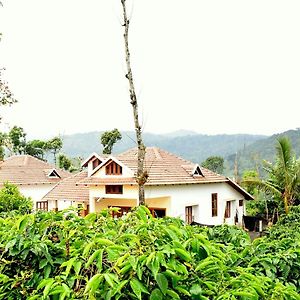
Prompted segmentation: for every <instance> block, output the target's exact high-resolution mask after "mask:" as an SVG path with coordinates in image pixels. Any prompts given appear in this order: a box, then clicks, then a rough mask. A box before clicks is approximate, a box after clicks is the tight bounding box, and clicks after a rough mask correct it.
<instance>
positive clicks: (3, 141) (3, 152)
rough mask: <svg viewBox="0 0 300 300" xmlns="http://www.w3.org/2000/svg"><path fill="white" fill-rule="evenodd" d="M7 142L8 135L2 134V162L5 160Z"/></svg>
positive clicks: (0, 140)
mask: <svg viewBox="0 0 300 300" xmlns="http://www.w3.org/2000/svg"><path fill="white" fill-rule="evenodd" d="M6 141H7V134H6V133H3V132H0V161H1V160H4V156H5V145H6Z"/></svg>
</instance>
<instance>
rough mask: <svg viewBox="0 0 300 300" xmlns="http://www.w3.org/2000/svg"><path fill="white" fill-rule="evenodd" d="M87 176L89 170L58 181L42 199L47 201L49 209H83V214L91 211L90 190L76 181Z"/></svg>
mask: <svg viewBox="0 0 300 300" xmlns="http://www.w3.org/2000/svg"><path fill="white" fill-rule="evenodd" d="M86 177H87V171H82V172H80V173H77V174H74V175H72V176H70V177H68V178H65V179H64V180H62V181H60V182H58V183H57V184H56V185H55V186H54V187H53V189H52V190H51V191H49V192H48V193H47V194H46V195H45V196H44V197H43V199H42V201H44V202H47V203H48V204H47V209H48V210H54V211H57V210H63V209H66V208H68V207H70V206H71V207H76V208H79V209H81V215H83V216H85V215H87V214H88V212H89V190H88V188H87V187H86V186H78V185H76V183H77V182H78V181H80V180H82V179H84V178H86Z"/></svg>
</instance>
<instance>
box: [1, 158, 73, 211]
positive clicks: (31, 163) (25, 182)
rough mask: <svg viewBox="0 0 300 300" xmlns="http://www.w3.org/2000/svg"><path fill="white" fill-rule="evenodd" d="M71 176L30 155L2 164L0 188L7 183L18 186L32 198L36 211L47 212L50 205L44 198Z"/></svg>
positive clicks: (8, 159) (5, 161) (2, 162)
mask: <svg viewBox="0 0 300 300" xmlns="http://www.w3.org/2000/svg"><path fill="white" fill-rule="evenodd" d="M70 175H71V174H70V173H69V172H66V171H64V170H60V169H56V168H55V167H53V166H52V165H50V164H49V163H47V162H44V161H42V160H40V159H37V158H35V157H33V156H30V155H16V156H11V157H9V158H7V159H6V160H4V161H1V162H0V188H1V186H3V184H4V183H5V182H9V183H12V184H15V185H17V186H18V188H19V190H20V192H21V193H22V194H23V195H24V196H26V197H31V199H32V200H33V202H34V205H33V207H34V209H46V210H47V209H48V203H47V202H45V201H42V198H43V197H44V196H45V195H46V194H47V193H48V192H49V191H50V190H51V189H53V187H54V186H55V185H56V184H57V183H58V182H60V181H61V180H63V179H65V178H67V177H69V176H70Z"/></svg>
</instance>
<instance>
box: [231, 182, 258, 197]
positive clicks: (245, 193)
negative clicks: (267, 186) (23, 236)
mask: <svg viewBox="0 0 300 300" xmlns="http://www.w3.org/2000/svg"><path fill="white" fill-rule="evenodd" d="M227 179H228V184H229V185H230V186H232V187H233V188H234V189H235V190H237V191H238V192H240V193H241V194H242V195H243V196H244V197H245V199H246V200H254V197H253V196H252V195H251V194H249V193H248V192H247V191H246V190H244V189H243V188H242V187H241V186H239V185H238V184H237V183H236V182H234V181H233V180H231V179H230V178H227Z"/></svg>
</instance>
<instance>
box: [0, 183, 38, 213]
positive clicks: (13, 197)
mask: <svg viewBox="0 0 300 300" xmlns="http://www.w3.org/2000/svg"><path fill="white" fill-rule="evenodd" d="M31 210H32V201H31V199H30V198H26V197H25V196H23V195H22V194H21V193H20V191H19V189H18V187H17V186H16V185H14V184H10V183H7V182H6V183H4V187H3V188H2V190H0V212H1V213H2V212H11V211H18V212H19V213H20V214H26V213H30V211H31Z"/></svg>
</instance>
